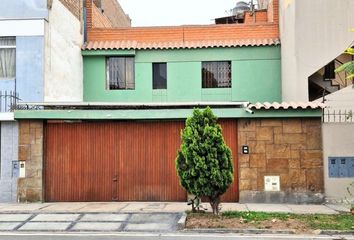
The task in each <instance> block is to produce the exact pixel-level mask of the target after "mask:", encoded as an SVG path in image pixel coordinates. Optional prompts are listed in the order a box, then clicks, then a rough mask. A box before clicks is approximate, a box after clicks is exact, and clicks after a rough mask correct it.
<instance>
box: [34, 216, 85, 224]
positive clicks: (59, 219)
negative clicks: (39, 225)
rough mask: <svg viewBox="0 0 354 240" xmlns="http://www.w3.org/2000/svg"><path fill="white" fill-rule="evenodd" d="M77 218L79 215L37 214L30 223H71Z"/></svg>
mask: <svg viewBox="0 0 354 240" xmlns="http://www.w3.org/2000/svg"><path fill="white" fill-rule="evenodd" d="M79 216H80V214H38V215H37V216H35V217H34V218H33V219H31V222H71V221H75V220H76V219H77V218H78V217H79Z"/></svg>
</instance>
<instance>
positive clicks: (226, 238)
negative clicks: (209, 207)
mask: <svg viewBox="0 0 354 240" xmlns="http://www.w3.org/2000/svg"><path fill="white" fill-rule="evenodd" d="M116 239H119V240H153V239H159V240H194V239H203V240H213V239H223V240H251V239H252V240H253V239H255V240H272V239H275V240H300V239H301V240H310V239H311V240H316V239H319V240H354V236H346V237H345V236H315V235H271V234H269V235H240V234H197V233H195V234H184V233H176V234H144V233H119V234H95V233H75V234H50V233H45V234H40V233H38V234H26V233H22V234H10V233H8V234H6V233H1V234H0V240H116Z"/></svg>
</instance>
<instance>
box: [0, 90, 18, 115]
mask: <svg viewBox="0 0 354 240" xmlns="http://www.w3.org/2000/svg"><path fill="white" fill-rule="evenodd" d="M19 100H20V98H19V94H18V93H16V92H14V91H0V112H12V111H14V110H15V109H16V108H17V103H18V101H19Z"/></svg>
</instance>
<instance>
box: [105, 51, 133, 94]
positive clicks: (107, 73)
mask: <svg viewBox="0 0 354 240" xmlns="http://www.w3.org/2000/svg"><path fill="white" fill-rule="evenodd" d="M111 58H124V59H125V62H124V64H125V65H124V66H125V88H111V84H110V69H109V60H110V59H111ZM127 58H130V59H132V60H133V65H132V67H133V72H132V77H133V79H132V80H133V84H134V86H133V88H127V78H126V71H127V63H126V59H127ZM105 68H106V90H108V91H129V90H135V56H134V55H133V56H132V55H124V56H106V59H105Z"/></svg>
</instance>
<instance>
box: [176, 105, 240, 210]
mask: <svg viewBox="0 0 354 240" xmlns="http://www.w3.org/2000/svg"><path fill="white" fill-rule="evenodd" d="M181 135H182V144H181V148H180V149H179V151H178V153H177V158H176V169H177V173H178V176H179V179H180V184H181V186H182V187H183V188H184V189H185V190H186V191H187V192H188V193H190V194H193V195H195V196H197V197H199V198H201V197H207V198H208V199H209V202H210V205H211V207H212V210H213V213H214V214H218V213H219V204H220V196H221V195H222V194H224V193H225V192H226V190H227V189H228V187H229V186H230V184H231V183H232V182H233V166H232V155H231V150H230V148H229V147H228V146H227V145H226V144H225V141H224V138H223V136H222V132H221V126H220V125H219V124H218V123H217V117H216V116H215V115H214V114H213V112H212V111H211V109H210V108H209V107H208V108H206V109H205V110H204V111H203V110H199V109H194V111H193V116H191V117H189V118H188V119H187V120H186V126H185V128H184V129H183V130H182V133H181Z"/></svg>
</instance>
